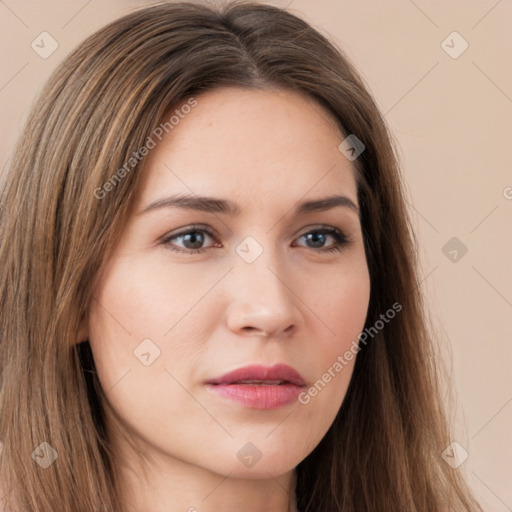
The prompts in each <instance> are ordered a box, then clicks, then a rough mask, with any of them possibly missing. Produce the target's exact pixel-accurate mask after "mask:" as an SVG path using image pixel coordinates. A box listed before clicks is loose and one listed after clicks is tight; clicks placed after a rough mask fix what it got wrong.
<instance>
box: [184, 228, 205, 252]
mask: <svg viewBox="0 0 512 512" xmlns="http://www.w3.org/2000/svg"><path fill="white" fill-rule="evenodd" d="M185 236H186V237H188V240H187V241H190V238H192V244H194V242H195V243H196V244H197V243H199V246H198V247H189V249H198V248H200V247H201V245H202V239H201V237H202V235H201V234H199V236H198V233H197V232H195V233H188V234H187V235H185Z"/></svg>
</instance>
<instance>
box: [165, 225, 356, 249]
mask: <svg viewBox="0 0 512 512" xmlns="http://www.w3.org/2000/svg"><path fill="white" fill-rule="evenodd" d="M198 232H199V233H200V232H204V233H207V234H208V235H209V236H210V237H211V238H212V239H214V240H215V239H216V236H217V235H216V234H215V233H214V232H213V231H211V230H210V229H207V228H205V227H202V226H191V227H190V228H189V229H187V230H186V231H182V232H181V233H175V234H173V235H172V236H168V237H165V238H164V239H163V240H162V244H163V245H165V246H166V247H167V248H168V249H170V250H171V251H174V252H178V253H182V254H183V253H185V254H199V253H203V252H205V251H206V250H207V249H208V248H202V249H176V248H175V247H173V246H172V244H171V243H170V241H171V240H174V239H175V238H178V237H180V236H186V235H189V234H191V233H198ZM310 233H322V234H326V235H331V236H332V237H334V239H335V240H336V242H335V244H334V245H333V246H331V247H329V248H328V249H322V248H319V249H315V248H314V247H313V248H311V249H313V251H315V252H319V253H322V252H325V253H332V252H340V251H341V250H342V248H343V247H344V246H346V245H348V244H350V243H351V240H349V239H348V238H347V237H346V235H345V234H344V233H343V232H342V231H340V230H338V229H335V228H331V227H328V226H322V227H319V228H313V229H312V230H310V231H307V232H306V233H303V234H302V235H300V237H299V238H302V237H303V236H305V235H309V234H310Z"/></svg>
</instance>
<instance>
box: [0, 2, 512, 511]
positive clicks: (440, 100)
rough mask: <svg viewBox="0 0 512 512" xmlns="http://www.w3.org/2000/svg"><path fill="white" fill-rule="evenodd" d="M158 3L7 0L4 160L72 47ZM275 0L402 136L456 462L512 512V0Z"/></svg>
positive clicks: (1, 8)
mask: <svg viewBox="0 0 512 512" xmlns="http://www.w3.org/2000/svg"><path fill="white" fill-rule="evenodd" d="M150 3H151V2H142V1H131V2H129V1H121V0H116V1H114V0H109V1H100V0H89V1H53V0H52V1H50V0H46V1H41V0H31V1H29V0H0V16H1V34H2V35H1V43H2V44H1V46H0V48H1V55H0V57H1V64H2V66H1V76H0V107H1V112H2V123H1V137H0V169H2V170H4V169H5V167H6V165H7V162H8V160H9V158H10V152H11V150H12V146H13V144H14V142H15V140H16V138H17V136H18V134H19V130H20V127H21V125H22V122H23V120H24V119H25V117H26V114H27V112H28V109H29V107H30V105H31V103H32V101H33V99H34V97H35V94H36V92H37V91H38V90H39V89H40V87H41V85H42V83H43V82H44V80H45V79H46V78H47V76H48V75H49V73H50V72H51V70H52V69H53V68H54V67H55V66H56V65H57V63H58V62H60V61H61V60H62V59H63V58H64V56H65V55H66V53H67V52H68V51H69V50H70V49H71V48H72V47H74V46H75V45H76V44H77V43H78V42H80V41H81V40H82V39H83V38H84V37H85V36H87V35H89V34H90V33H92V32H93V31H95V30H96V29H98V28H99V27H101V26H102V25H104V24H105V23H106V22H108V21H109V20H112V19H114V18H116V17H118V16H120V15H122V14H124V13H127V12H129V11H130V10H133V9H134V8H136V7H137V6H142V5H148V4H150ZM271 3H273V4H275V5H279V6H286V5H288V6H289V7H290V8H291V9H292V10H294V11H295V12H296V13H298V14H299V15H301V16H303V17H304V18H305V19H307V20H308V21H309V22H310V23H312V24H313V25H314V26H316V27H317V28H318V29H319V30H320V31H322V32H323V33H324V34H326V35H328V36H330V37H331V38H332V39H333V40H334V41H335V42H337V43H338V44H339V45H340V46H341V47H342V48H343V49H344V50H345V51H346V52H347V54H348V56H349V57H350V58H351V59H352V60H353V61H354V62H355V63H356V65H357V67H358V69H359V70H360V72H361V73H362V75H363V77H364V78H365V80H366V81H367V84H368V86H369V87H370V88H371V90H372V91H373V93H374V96H375V97H376V99H377V101H378V103H379V105H380V107H381V109H382V111H383V112H384V113H385V117H386V119H387V121H388V123H389V125H390V127H391V129H392V131H393V133H394V134H395V136H396V138H397V139H398V142H399V145H400V153H401V158H402V160H403V168H404V175H405V179H406V185H407V188H408V191H409V202H410V204H411V210H412V212H413V214H414V219H415V223H416V226H417V234H418V239H419V241H420V244H421V247H422V258H423V268H422V275H423V276H424V280H423V282H422V286H424V290H425V292H426V293H427V295H428V298H429V303H430V305H431V307H430V311H431V314H432V321H433V322H434V325H435V326H436V328H437V330H438V331H439V333H440V335H441V342H442V343H443V347H444V348H443V353H444V354H445V357H444V360H445V362H446V365H447V367H448V371H449V372H450V373H451V375H452V376H453V381H454V387H455V391H456V397H455V398H456V400H457V402H456V404H455V405H454V406H453V407H452V409H451V413H452V415H453V416H454V418H455V419H456V422H455V427H454V428H455V431H454V436H453V440H454V441H456V442H458V443H459V444H460V445H461V446H462V447H463V448H464V449H465V450H466V451H467V452H468V453H469V457H468V458H467V460H466V461H465V462H464V463H463V464H462V465H461V466H460V467H459V468H458V469H455V470H456V471H464V473H465V474H466V475H467V477H468V478H469V480H470V482H471V485H472V486H473V488H474V489H475V492H476V494H477V496H478V497H479V498H480V500H481V501H482V504H483V506H484V509H485V510H488V511H493V512H505V511H512V486H511V485H510V484H511V483H512V464H511V461H512V441H511V433H512V428H511V427H512V379H511V377H510V368H511V361H512V350H511V345H510V340H511V338H512V336H511V318H512V272H511V265H510V253H511V250H512V236H511V235H512V230H511V220H512V173H511V160H512V158H511V156H510V146H511V142H512V140H511V128H512V115H511V114H512V73H511V67H510V60H509V58H510V55H511V54H512V51H511V50H512V48H511V46H512V31H511V30H510V27H511V26H512V2H510V0H499V1H496V0H490V1H487V0H486V1H483V0H482V1H444V2H442V1H430V0H429V1H427V0H414V1H413V0H401V1H381V2H377V1H373V2H370V1H362V0H359V1H354V0H319V1H315V2H313V1H312V0H293V1H290V0H286V1H278V0H276V1H274V2H271ZM43 31H46V32H48V33H50V34H51V36H52V37H53V38H54V39H55V40H56V41H57V43H58V45H59V46H58V49H57V50H56V51H55V52H54V53H53V54H52V55H51V56H49V57H48V58H47V59H43V58H41V57H40V56H39V55H38V54H37V53H36V52H35V51H34V50H33V49H32V48H31V43H32V41H34V40H36V42H37V41H38V36H39V35H40V34H41V32H43ZM454 31H456V32H458V33H459V34H460V36H461V37H462V38H463V40H465V41H466V42H467V43H468V45H469V46H468V48H467V50H466V51H464V52H463V53H462V54H461V55H460V56H459V57H458V58H452V57H451V56H450V55H449V54H448V53H447V51H448V52H451V53H452V54H453V55H454V52H456V51H458V50H459V49H461V48H462V47H463V46H462V45H463V44H464V42H463V40H462V39H458V36H450V37H448V39H446V38H447V36H449V35H450V34H451V33H452V32H454ZM445 39H446V42H445V43H443V44H442V42H443V41H444V40H445ZM445 50H446V51H445ZM507 55H508V56H509V57H508V58H507ZM452 237H457V238H458V239H459V242H457V243H459V245H460V243H462V244H464V245H465V246H466V247H467V249H468V251H467V253H466V254H464V255H463V256H462V257H461V256H460V255H461V252H460V249H458V248H457V247H455V246H454V247H451V246H448V248H447V249H445V250H444V252H443V247H444V246H445V244H446V243H447V242H448V241H449V240H450V239H451V238H452ZM454 248H455V250H456V251H459V252H457V254H455V253H453V252H452V254H451V255H450V253H449V251H453V249H454ZM445 253H447V254H448V256H449V257H450V258H456V259H457V261H455V262H453V261H450V259H449V257H448V256H445ZM461 453H462V452H461ZM440 456H441V454H440ZM507 461H508V463H507Z"/></svg>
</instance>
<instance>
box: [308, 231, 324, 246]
mask: <svg viewBox="0 0 512 512" xmlns="http://www.w3.org/2000/svg"><path fill="white" fill-rule="evenodd" d="M308 236H309V237H310V239H313V240H312V241H313V243H315V242H318V241H320V242H325V240H324V237H325V233H316V234H315V233H310V234H309V235H308ZM320 245H322V244H321V243H320Z"/></svg>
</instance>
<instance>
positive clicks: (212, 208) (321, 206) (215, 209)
mask: <svg viewBox="0 0 512 512" xmlns="http://www.w3.org/2000/svg"><path fill="white" fill-rule="evenodd" d="M337 206H343V207H345V208H349V209H351V210H353V211H354V212H356V213H357V214H358V215H359V208H358V206H357V205H356V204H355V203H354V202H353V201H352V199H350V198H349V197H347V196H342V195H332V196H328V197H323V198H320V199H313V200H309V201H303V202H301V203H299V204H298V205H296V206H295V209H294V215H304V214H306V213H312V212H323V211H326V210H330V209H331V208H335V207H337ZM173 207H174V208H182V209H185V210H197V211H201V212H206V213H220V214H225V215H232V216H236V215H240V214H241V213H242V210H241V208H240V207H239V206H238V205H237V204H236V203H234V202H233V201H230V200H228V199H219V198H215V197H206V196H196V195H182V194H177V195H173V196H169V197H164V198H162V199H158V200H157V201H154V202H153V203H151V204H149V205H148V206H146V207H145V208H144V209H143V210H142V211H140V212H139V213H138V215H142V214H144V213H146V212H150V211H154V210H159V209H161V208H173Z"/></svg>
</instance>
